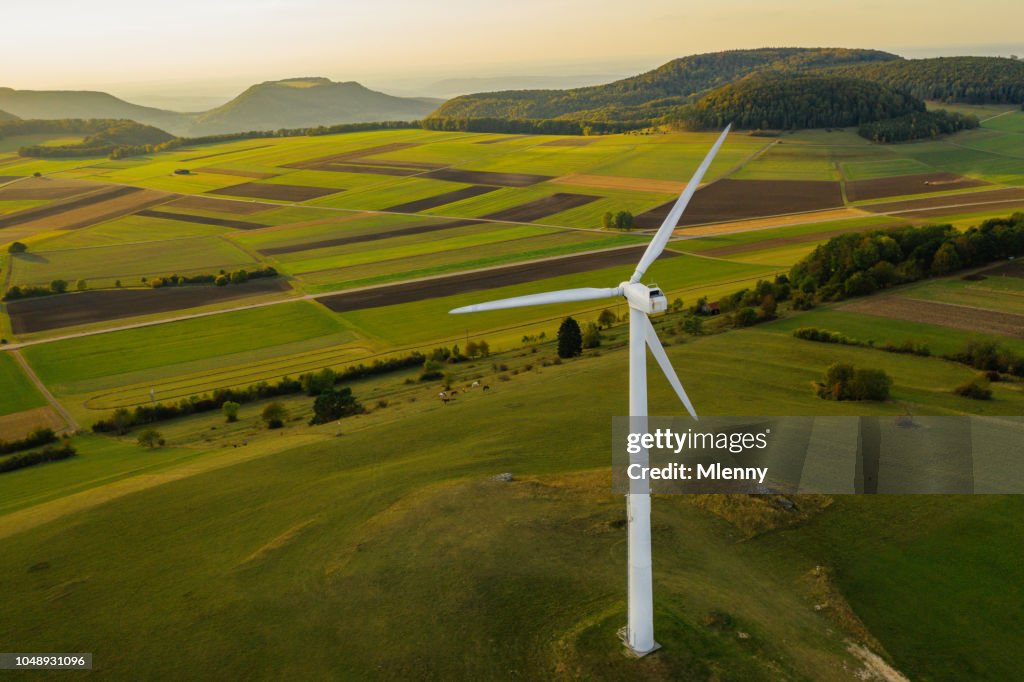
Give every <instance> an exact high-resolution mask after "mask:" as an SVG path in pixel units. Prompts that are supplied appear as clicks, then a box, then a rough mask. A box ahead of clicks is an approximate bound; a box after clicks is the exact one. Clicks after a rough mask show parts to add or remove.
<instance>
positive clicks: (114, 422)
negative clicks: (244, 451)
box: [92, 353, 424, 434]
mask: <svg viewBox="0 0 1024 682" xmlns="http://www.w3.org/2000/svg"><path fill="white" fill-rule="evenodd" d="M423 359H424V356H423V354H421V353H411V354H410V355H406V356H402V357H396V358H388V359H386V360H381V359H377V360H374V361H373V363H372V364H370V365H364V364H363V363H359V364H358V365H355V366H352V367H349V368H347V369H345V370H344V371H342V372H334V371H333V370H326V371H325V370H321V371H320V372H311V373H306V374H302V375H300V376H299V378H298V379H292V378H290V377H284V378H282V379H280V380H279V381H277V382H274V383H270V382H267V381H261V382H259V383H256V384H251V385H249V386H246V387H243V388H219V389H216V390H214V391H212V392H211V393H207V394H204V395H201V396H199V395H193V396H190V397H188V398H183V399H182V400H180V401H179V402H177V403H155V404H152V405H138V406H136V407H135V408H134V409H132V410H129V409H127V408H119V409H117V410H115V411H114V412H113V413H112V414H111V415H110V416H109V417H108V418H106V419H100V420H99V421H97V422H96V423H94V424H93V425H92V430H93V431H95V432H96V433H117V434H124V433H127V432H128V430H129V429H131V428H132V427H135V426H142V425H145V424H153V423H156V422H160V421H165V420H168V419H174V418H176V417H184V416H187V415H191V414H199V413H203V412H211V411H214V410H223V409H224V405H225V404H227V403H234V404H236V405H242V404H245V403H251V402H255V401H257V400H265V399H267V398H274V397H278V396H283V395H295V394H299V393H306V394H307V395H319V394H321V393H323V392H324V391H325V390H327V389H333V388H334V384H336V383H339V382H343V381H352V380H355V379H360V378H364V377H368V376H374V375H378V374H386V373H388V372H394V371H397V370H400V369H407V368H409V367H416V366H418V365H420V364H421V363H422V362H423ZM326 377H329V379H327V380H326V381H325V378H326ZM235 409H236V412H235V414H236V417H237V408H235ZM225 415H227V412H225ZM229 420H230V419H229Z"/></svg>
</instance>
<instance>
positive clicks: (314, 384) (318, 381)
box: [299, 367, 338, 396]
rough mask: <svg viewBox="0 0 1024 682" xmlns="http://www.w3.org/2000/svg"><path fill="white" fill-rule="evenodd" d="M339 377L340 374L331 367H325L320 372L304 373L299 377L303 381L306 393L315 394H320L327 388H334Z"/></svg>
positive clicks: (303, 388)
mask: <svg viewBox="0 0 1024 682" xmlns="http://www.w3.org/2000/svg"><path fill="white" fill-rule="evenodd" d="M337 378H338V375H337V373H335V371H334V370H333V369H331V368H330V367H324V368H323V369H322V370H320V371H319V372H310V373H309V374H303V375H302V376H301V377H299V380H300V381H301V383H302V390H303V391H304V392H305V393H306V395H309V396H314V395H320V394H321V393H323V392H324V391H326V390H327V389H329V388H332V387H333V386H334V382H335V381H336V380H337Z"/></svg>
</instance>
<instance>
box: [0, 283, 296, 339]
mask: <svg viewBox="0 0 1024 682" xmlns="http://www.w3.org/2000/svg"><path fill="white" fill-rule="evenodd" d="M289 288H291V287H290V286H289V284H288V282H287V281H286V280H284V279H281V278H274V279H258V280H253V281H251V282H246V283H245V284H233V285H229V286H224V287H218V286H212V285H194V286H181V287H163V288H160V289H108V290H102V291H83V292H81V293H74V294H60V295H58V296H45V297H42V298H32V299H26V300H23V301H14V302H12V303H8V304H7V313H8V315H9V316H10V318H11V329H12V330H13V331H14V333H15V334H28V333H32V332H40V331H46V330H48V329H60V328H62V327H72V326H76V325H80V324H90V323H93V322H106V321H108V320H119V319H122V318H125V317H134V316H136V315H151V314H153V313H163V312H170V311H174V310H184V309H187V308H195V307H197V306H203V305H209V304H211V303H219V302H221V301H231V300H235V299H240V298H247V297H249V296H255V295H258V294H267V293H272V292H278V291H287V290H288V289H289Z"/></svg>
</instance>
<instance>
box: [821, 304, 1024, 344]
mask: <svg viewBox="0 0 1024 682" xmlns="http://www.w3.org/2000/svg"><path fill="white" fill-rule="evenodd" d="M872 299H873V300H859V301H854V302H852V303H847V304H845V305H843V306H841V307H840V310H848V311H851V312H857V313H863V314H866V315H875V316H877V317H887V318H896V319H898V320H907V321H910V322H923V323H926V324H937V325H940V326H943V327H952V328H953V329H964V330H968V331H973V332H982V333H987V334H996V335H999V336H1007V337H1010V338H1015V339H1024V315H1015V314H1011V313H1006V312H1003V311H1000V310H992V309H989V308H979V307H976V306H969V305H961V304H958V303H940V302H938V301H929V300H925V299H921V298H910V297H909V296H899V295H889V296H876V297H872Z"/></svg>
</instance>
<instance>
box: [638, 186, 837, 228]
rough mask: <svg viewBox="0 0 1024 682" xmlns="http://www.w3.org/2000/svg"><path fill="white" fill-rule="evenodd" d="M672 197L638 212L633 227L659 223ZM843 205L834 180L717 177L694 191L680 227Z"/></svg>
mask: <svg viewBox="0 0 1024 682" xmlns="http://www.w3.org/2000/svg"><path fill="white" fill-rule="evenodd" d="M674 203H675V200H672V201H669V202H666V203H664V204H662V205H661V206H658V207H656V208H653V209H651V210H650V211H647V212H645V213H641V214H640V215H638V216H637V218H636V224H637V227H641V228H656V227H659V226H660V225H661V223H662V221H664V220H665V217H666V216H667V215H668V212H669V211H670V210H671V208H672V205H673V204H674ZM842 205H843V195H842V192H841V190H840V188H839V183H838V182H831V181H827V180H730V179H725V180H719V181H718V182H714V183H711V184H709V185H707V186H705V187H702V188H701V189H700V190H698V191H697V193H696V194H694V196H693V199H692V200H691V201H690V205H689V206H688V207H687V209H686V212H685V213H684V214H683V217H682V219H681V220H680V221H679V226H680V227H686V226H688V225H703V224H706V223H718V222H725V221H729V220H742V219H745V218H759V217H762V216H773V215H782V214H787V213H803V212H808V211H819V210H822V209H826V208H834V207H837V206H842Z"/></svg>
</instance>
